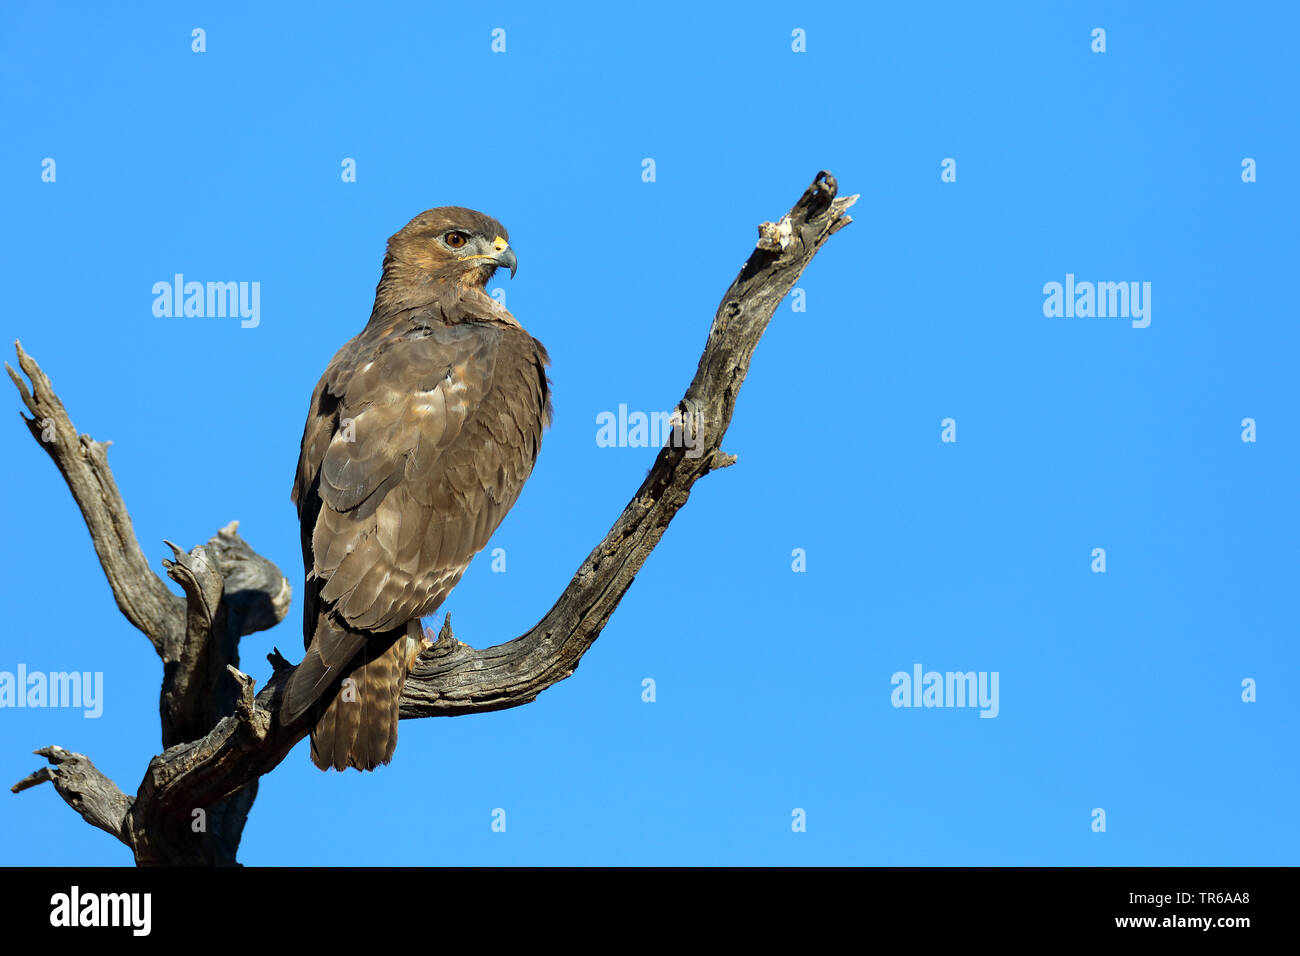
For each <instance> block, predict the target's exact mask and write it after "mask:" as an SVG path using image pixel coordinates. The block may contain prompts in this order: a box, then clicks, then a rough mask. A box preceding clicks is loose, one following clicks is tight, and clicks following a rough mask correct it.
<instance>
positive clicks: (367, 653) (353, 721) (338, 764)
mask: <svg viewBox="0 0 1300 956" xmlns="http://www.w3.org/2000/svg"><path fill="white" fill-rule="evenodd" d="M421 636H422V630H421V626H420V621H419V620H418V619H417V620H414V621H412V622H411V623H410V624H409V625H407V627H406V629H405V631H398V632H392V631H390V632H388V633H387V634H386V635H369V636H368V637H367V635H362V634H358V633H357V632H353V631H344V630H343V629H341V628H338V627H336V626H334V625H333V622H332V621H331V622H327V621H326V620H320V621H319V622H318V626H317V631H316V634H315V636H314V638H313V640H312V646H311V648H310V649H309V650H308V652H307V655H306V656H305V657H304V658H303V661H302V663H301V664H300V665H299V666H298V670H297V672H295V673H294V675H293V677H291V678H290V681H289V687H288V688H286V692H285V704H284V706H285V712H286V714H287V715H288V717H289V719H293V718H294V717H295V716H296V715H297V714H300V713H301V712H302V711H303V710H305V709H306V708H307V707H309V706H311V704H312V703H314V702H315V701H316V699H317V698H318V697H320V696H322V695H324V694H325V693H327V692H329V693H330V699H329V703H328V704H326V705H325V706H324V708H323V709H321V710H319V711H318V713H319V716H318V717H317V718H316V724H315V726H314V727H313V728H312V732H311V760H312V763H314V764H315V765H316V766H317V767H319V768H320V769H322V770H328V769H330V768H331V767H333V768H334V769H335V770H345V769H347V768H348V767H355V768H357V769H358V770H374V769H375V768H376V767H378V766H380V765H381V764H386V763H388V762H389V761H390V760H392V759H393V751H394V750H396V749H397V716H398V706H399V704H400V703H401V699H402V688H403V687H404V686H405V684H406V674H407V670H408V667H409V665H410V663H411V662H412V661H413V660H414V659H415V655H416V654H417V653H418V652H419V649H420V637H421ZM385 637H387V638H388V640H384V638H385ZM376 638H378V639H376ZM340 678H341V682H340Z"/></svg>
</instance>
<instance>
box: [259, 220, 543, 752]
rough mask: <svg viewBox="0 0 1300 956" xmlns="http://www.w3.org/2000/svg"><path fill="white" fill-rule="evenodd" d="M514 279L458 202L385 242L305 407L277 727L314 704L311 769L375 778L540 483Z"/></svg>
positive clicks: (501, 254)
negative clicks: (470, 585)
mask: <svg viewBox="0 0 1300 956" xmlns="http://www.w3.org/2000/svg"><path fill="white" fill-rule="evenodd" d="M502 268H504V269H509V270H510V274H511V276H513V275H514V273H515V268H516V260H515V254H514V251H513V250H512V249H511V248H510V245H509V237H508V235H507V233H506V230H505V228H504V227H503V226H502V225H501V224H500V223H498V222H497V221H496V220H495V219H492V218H491V217H489V216H485V215H483V214H482V213H479V212H475V211H474V210H472V209H463V208H461V207H458V206H444V207H440V208H437V209H430V210H428V211H427V212H422V213H420V215H418V216H416V217H415V218H414V219H412V220H411V221H410V222H409V223H407V224H406V226H405V227H404V228H403V229H402V230H401V231H400V232H398V233H397V234H396V235H394V236H393V237H392V238H391V239H389V240H388V252H387V255H385V257H384V265H383V275H382V277H381V278H380V280H379V285H378V287H377V288H376V290H375V306H374V310H373V311H372V312H371V314H370V321H369V322H368V323H367V324H366V327H365V328H364V329H362V330H361V332H360V334H358V335H357V336H356V337H355V338H353V339H352V340H351V341H349V342H348V343H347V344H346V345H344V346H343V348H341V349H339V351H338V354H336V355H335V356H334V358H333V359H332V360H331V361H330V363H329V366H328V367H327V368H326V369H325V374H324V375H322V376H321V380H320V382H319V383H318V384H317V386H316V390H315V392H314V393H313V394H312V398H311V407H310V409H309V410H308V414H307V425H306V427H305V429H304V430H303V436H302V451H301V454H300V457H299V459H298V472H297V476H296V478H295V480H294V485H293V494H292V499H293V502H294V504H295V505H297V507H298V518H299V522H300V523H301V529H302V555H303V565H304V567H305V568H306V576H307V580H306V587H305V588H304V605H303V637H304V641H305V644H306V647H307V653H306V655H305V656H304V657H303V660H302V663H301V664H299V665H298V667H297V669H296V670H295V671H294V672H293V674H292V676H291V677H290V678H289V682H288V686H287V687H286V689H285V692H284V698H283V701H282V705H281V716H282V719H284V720H287V721H292V720H296V719H297V718H298V717H299V716H301V715H302V714H303V713H305V712H306V711H308V710H309V709H313V708H314V716H313V719H314V729H313V730H312V732H311V759H312V762H313V763H315V764H316V766H318V767H320V768H321V769H322V770H327V769H329V768H330V767H333V768H335V769H337V770H343V769H345V768H347V767H356V768H357V769H359V770H373V769H374V768H375V767H377V766H379V765H380V764H386V763H388V762H389V760H390V759H392V756H393V750H394V748H395V747H396V746H397V717H398V702H399V700H400V699H401V696H402V687H403V685H404V684H405V682H406V675H407V673H408V672H409V670H410V668H411V667H412V665H413V664H414V662H415V658H416V656H417V655H418V654H419V652H420V650H421V647H422V646H423V629H422V625H421V623H420V618H421V617H422V616H426V615H429V614H432V613H433V612H434V611H436V610H437V609H438V606H439V605H440V604H442V602H443V601H444V600H445V599H446V597H447V594H448V593H449V592H450V591H451V589H452V588H453V587H455V586H456V583H457V582H458V581H459V580H460V578H461V575H462V574H464V573H465V568H466V567H467V566H468V565H469V562H470V559H471V558H473V557H474V555H475V554H477V553H478V552H479V551H480V550H482V548H483V546H484V545H486V544H487V542H488V539H489V538H490V537H491V535H492V533H493V532H494V531H495V530H496V529H497V526H498V525H499V524H500V523H501V520H502V519H503V518H504V517H505V516H506V512H507V511H509V510H510V508H511V506H512V505H514V503H515V500H516V499H517V498H518V497H519V492H520V490H521V489H522V488H523V485H524V481H525V480H526V479H527V478H528V476H529V474H530V473H531V472H532V470H533V464H534V463H535V462H536V460H537V453H538V450H539V448H540V446H541V440H542V431H543V429H544V428H545V427H546V426H547V425H549V424H550V421H551V399H550V382H549V380H548V378H547V376H546V367H547V366H548V365H549V364H550V358H549V356H548V355H547V353H546V349H545V348H544V347H543V346H542V344H541V343H540V342H538V341H537V340H536V339H535V338H533V337H532V336H531V335H529V334H528V332H526V331H525V330H524V328H523V326H521V325H520V324H519V322H518V321H517V320H516V319H515V317H514V316H512V315H511V314H510V313H509V312H508V311H506V309H505V307H504V306H502V305H500V304H499V303H498V302H497V301H496V300H495V299H493V298H492V297H491V296H489V295H488V294H487V292H486V291H485V286H486V284H487V282H488V280H489V279H490V278H491V277H492V275H493V273H495V272H496V270H497V269H502Z"/></svg>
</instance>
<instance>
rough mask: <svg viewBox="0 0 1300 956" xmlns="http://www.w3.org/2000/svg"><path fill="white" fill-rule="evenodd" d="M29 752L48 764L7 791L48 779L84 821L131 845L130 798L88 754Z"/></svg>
mask: <svg viewBox="0 0 1300 956" xmlns="http://www.w3.org/2000/svg"><path fill="white" fill-rule="evenodd" d="M33 753H35V754H36V755H37V756H40V757H44V758H46V759H47V760H48V761H49V762H50V764H51V766H48V767H41V768H40V769H39V770H37V771H36V772H35V773H31V774H28V775H27V776H26V777H24V778H23V779H22V780H19V781H18V782H17V783H16V784H14V785H13V786H12V787H10V788H9V789H10V791H11V792H13V793H21V792H22V791H24V790H26V789H28V788H30V787H34V786H36V785H37V784H41V783H45V782H46V781H47V780H48V781H49V782H50V783H53V784H54V789H55V790H57V791H58V793H59V796H61V797H62V798H63V799H64V801H65V802H66V803H67V804H68V806H70V807H72V809H74V810H76V811H77V812H78V813H80V814H81V816H82V818H83V819H84V820H85V821H86V822H87V823H89V824H90V825H91V826H96V827H99V828H100V829H101V830H103V831H104V832H105V833H111V834H112V835H113V836H115V837H117V838H118V839H119V840H121V841H122V842H123V843H125V844H126V845H127V846H131V838H130V830H129V828H128V826H127V824H128V822H129V818H128V814H129V813H130V811H131V798H130V797H128V796H127V795H126V794H125V793H123V792H122V791H121V790H119V789H118V788H117V784H115V783H113V781H112V780H109V779H108V777H106V776H104V775H103V774H102V773H100V772H99V770H98V768H96V767H95V765H94V764H93V763H91V762H90V758H89V757H87V756H86V755H85V754H74V753H72V752H71V751H70V750H64V749H63V748H62V747H55V746H50V747H42V748H41V749H40V750H36V751H33Z"/></svg>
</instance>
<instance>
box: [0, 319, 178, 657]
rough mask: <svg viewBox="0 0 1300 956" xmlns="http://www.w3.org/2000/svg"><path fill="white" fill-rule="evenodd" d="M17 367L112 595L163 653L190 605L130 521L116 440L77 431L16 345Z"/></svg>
mask: <svg viewBox="0 0 1300 956" xmlns="http://www.w3.org/2000/svg"><path fill="white" fill-rule="evenodd" d="M14 348H15V350H17V352H18V364H19V365H20V366H21V367H22V370H23V371H24V372H26V373H27V377H28V378H29V379H31V382H32V387H31V391H28V389H27V384H26V383H25V382H24V381H23V379H22V376H20V375H19V374H18V373H17V372H15V371H14V370H13V369H12V368H10V366H9V363H7V362H6V363H5V370H6V371H8V372H9V377H10V378H11V379H13V383H14V386H15V387H16V388H17V389H18V394H19V395H20V396H22V400H23V404H24V405H26V406H27V410H28V411H29V412H31V413H32V417H31V418H28V417H27V416H26V415H24V416H23V421H25V422H26V423H27V428H28V430H29V431H31V433H32V437H33V438H35V439H36V441H37V443H38V444H39V445H40V446H41V448H43V449H44V450H45V453H46V454H48V455H49V456H50V458H52V459H53V460H54V465H55V467H57V468H58V469H59V473H60V474H62V475H63V480H64V481H65V482H67V485H68V490H69V491H71V492H72V498H73V500H74V501H76V502H77V507H79V508H80V509H81V516H82V517H83V518H84V519H85V521H86V528H87V529H88V530H89V531H90V540H91V541H92V542H93V543H94V545H95V553H96V554H97V555H99V563H100V566H101V567H103V569H104V576H105V577H106V578H108V584H109V587H111V588H112V589H113V597H114V599H116V601H117V606H118V607H119V608H120V609H121V611H122V613H123V614H124V615H126V619H127V620H128V621H130V622H131V623H132V624H134V625H135V626H136V627H137V628H138V629H139V630H140V631H141V632H142V633H143V634H144V636H145V637H147V638H149V640H150V641H151V642H152V643H153V646H154V649H155V650H157V651H158V653H159V655H160V656H161V655H162V652H163V646H164V644H165V643H166V642H167V641H168V640H175V639H178V638H179V637H180V636H181V635H183V634H184V632H185V601H184V599H183V598H180V597H177V596H176V595H175V594H173V593H172V592H171V590H170V589H169V588H168V587H167V585H166V584H164V583H163V581H162V579H161V578H160V577H158V575H156V574H155V573H154V572H153V571H152V570H151V569H150V568H149V562H148V560H147V559H146V558H145V556H144V552H142V551H141V550H140V543H139V542H138V541H136V539H135V530H134V529H133V528H132V527H131V516H130V514H128V513H127V510H126V505H125V504H124V503H123V501H122V496H121V494H120V493H119V492H118V490H117V482H115V481H114V480H113V472H112V470H111V469H110V468H109V467H108V446H109V442H98V441H95V440H94V439H92V438H91V437H90V436H89V435H81V434H78V432H77V429H76V428H75V427H73V424H72V421H71V420H70V419H69V418H68V413H67V412H66V411H65V410H64V408H63V403H62V402H61V401H59V397H58V396H57V395H55V394H54V387H53V386H52V385H51V384H50V380H49V379H48V378H47V377H46V375H45V373H44V372H42V371H41V367H40V366H39V365H37V364H36V360H35V359H33V358H32V357H31V356H30V355H28V354H27V353H26V352H24V351H23V347H22V344H21V343H19V342H14Z"/></svg>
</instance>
